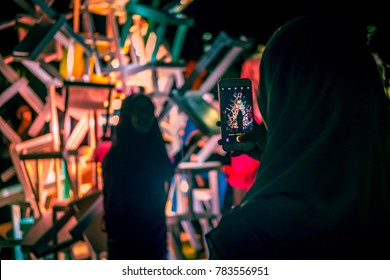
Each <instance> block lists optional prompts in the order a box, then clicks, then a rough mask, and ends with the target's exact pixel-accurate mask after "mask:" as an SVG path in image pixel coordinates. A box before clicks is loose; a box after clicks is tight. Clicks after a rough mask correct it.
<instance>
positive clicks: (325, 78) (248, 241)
mask: <svg viewBox="0 0 390 280" xmlns="http://www.w3.org/2000/svg"><path fill="white" fill-rule="evenodd" d="M355 27H356V26H354V25H352V24H351V25H350V24H348V23H347V22H344V21H341V20H337V19H336V18H333V17H327V16H301V17H298V18H295V19H293V20H291V21H289V22H287V23H286V24H284V25H283V26H282V27H280V28H279V29H278V30H276V31H275V32H274V34H273V35H272V36H271V38H270V40H269V41H268V43H267V47H266V49H265V51H264V54H263V57H262V61H261V65H260V73H261V74H260V86H259V96H258V97H259V103H260V104H259V105H260V110H261V113H262V116H263V118H264V123H265V125H266V127H267V144H266V146H265V148H264V150H263V154H262V156H261V166H260V169H259V172H258V174H257V177H256V181H255V183H254V184H253V186H252V187H251V188H250V190H249V191H248V193H247V194H246V195H245V197H244V198H243V200H242V201H241V203H240V204H239V205H238V206H237V207H235V208H234V209H232V210H231V211H230V212H229V213H227V214H225V215H224V216H223V217H222V219H221V220H220V223H219V225H218V226H217V227H216V228H215V229H213V230H212V231H210V232H209V233H208V234H207V242H208V246H209V250H210V259H259V260H260V259H298V260H308V259H334V260H341V259H390V165H389V157H390V153H389V143H390V141H389V140H390V139H389V134H390V125H389V124H390V119H389V117H390V113H389V108H388V106H387V102H386V97H385V93H384V88H383V84H382V80H381V78H380V75H379V71H378V68H377V65H376V64H375V61H374V59H373V57H372V54H371V53H370V52H369V50H368V48H367V44H366V37H365V34H364V32H359V30H357V28H355Z"/></svg>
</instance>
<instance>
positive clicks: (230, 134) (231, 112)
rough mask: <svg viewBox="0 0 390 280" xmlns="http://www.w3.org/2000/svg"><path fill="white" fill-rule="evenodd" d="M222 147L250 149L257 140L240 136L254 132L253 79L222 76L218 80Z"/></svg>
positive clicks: (238, 149)
mask: <svg viewBox="0 0 390 280" xmlns="http://www.w3.org/2000/svg"><path fill="white" fill-rule="evenodd" d="M218 98H219V105H220V120H221V136H222V148H223V149H224V150H225V151H227V152H228V151H249V150H252V149H253V148H255V142H253V141H252V142H244V141H240V139H239V136H241V135H243V134H246V133H253V132H254V125H255V123H254V111H253V95H252V81H251V80H250V79H248V78H222V79H220V80H219V81H218Z"/></svg>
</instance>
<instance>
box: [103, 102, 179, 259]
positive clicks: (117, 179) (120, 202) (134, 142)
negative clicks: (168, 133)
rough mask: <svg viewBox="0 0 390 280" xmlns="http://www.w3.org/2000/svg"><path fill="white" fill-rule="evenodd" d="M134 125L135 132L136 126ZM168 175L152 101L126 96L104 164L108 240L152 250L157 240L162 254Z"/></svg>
mask: <svg viewBox="0 0 390 280" xmlns="http://www.w3.org/2000/svg"><path fill="white" fill-rule="evenodd" d="M134 119H136V121H135V120H134ZM136 123H137V124H138V128H137V125H136V126H134V124H136ZM146 128H148V129H146ZM172 175H173V166H172V164H171V162H170V160H169V158H168V155H167V151H166V148H165V143H164V141H163V138H162V135H161V131H160V128H159V126H158V122H157V119H156V118H155V116H154V105H153V103H152V101H151V100H150V98H149V97H148V96H146V95H144V94H134V95H130V96H128V97H127V98H126V99H125V100H124V101H123V103H122V108H121V115H120V121H119V124H118V126H117V134H116V137H115V140H114V143H113V145H112V147H111V149H110V151H109V152H108V154H107V156H106V158H105V160H104V162H103V178H104V189H103V190H104V206H105V220H106V229H107V233H108V234H109V236H113V237H115V238H123V239H128V240H131V239H133V241H137V242H138V244H139V246H138V245H137V246H138V247H139V249H140V250H142V248H141V247H142V246H145V247H144V248H152V247H147V246H152V245H153V243H154V242H155V241H156V235H160V236H161V238H160V239H159V241H158V242H161V244H162V246H161V248H162V249H164V248H165V247H164V246H165V245H166V244H165V237H164V236H165V235H163V234H165V201H166V192H165V188H164V183H165V182H166V181H169V180H170V179H171V177H172ZM146 243H147V244H149V245H145V244H146ZM150 244H152V245H150ZM134 246H135V247H134V251H135V253H134V254H138V257H141V258H142V256H143V255H142V252H143V253H145V254H148V252H146V251H147V250H146V251H145V250H142V252H141V253H140V252H137V250H136V249H137V248H138V247H137V246H136V245H134ZM155 247H158V245H156V246H155ZM151 250H153V249H151ZM152 253H153V252H149V254H152ZM149 257H150V258H152V259H153V258H154V259H157V258H158V256H155V255H152V256H145V257H144V258H149Z"/></svg>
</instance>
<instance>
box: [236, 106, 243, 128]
mask: <svg viewBox="0 0 390 280" xmlns="http://www.w3.org/2000/svg"><path fill="white" fill-rule="evenodd" d="M243 120H244V116H243V115H242V111H241V110H238V114H237V133H243V132H244V128H243V123H242V122H243Z"/></svg>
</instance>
